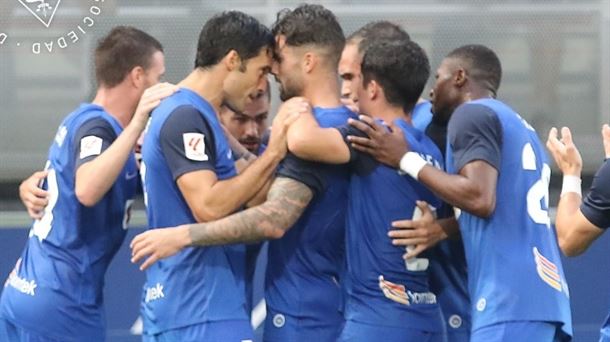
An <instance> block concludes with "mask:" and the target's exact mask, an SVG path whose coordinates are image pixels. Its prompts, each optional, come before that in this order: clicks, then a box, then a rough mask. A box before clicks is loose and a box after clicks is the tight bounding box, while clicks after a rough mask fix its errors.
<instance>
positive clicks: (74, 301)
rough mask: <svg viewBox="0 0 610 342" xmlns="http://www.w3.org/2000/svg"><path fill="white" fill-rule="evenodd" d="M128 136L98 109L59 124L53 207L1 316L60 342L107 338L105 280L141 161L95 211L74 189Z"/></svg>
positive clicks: (34, 235)
mask: <svg viewBox="0 0 610 342" xmlns="http://www.w3.org/2000/svg"><path fill="white" fill-rule="evenodd" d="M121 131H122V128H121V126H120V124H119V123H118V121H117V120H116V119H114V118H113V117H112V116H110V115H109V114H108V113H106V112H105V111H104V109H103V108H102V107H100V106H97V105H93V104H83V105H81V106H80V107H79V108H78V109H77V110H76V111H74V112H73V113H71V114H70V115H69V116H68V117H67V118H66V119H64V121H63V122H62V124H61V125H60V127H59V130H58V132H57V135H56V136H55V140H54V142H53V144H52V145H51V148H50V149H49V155H48V158H49V159H48V161H47V167H46V169H47V170H48V176H47V178H46V180H45V181H44V184H43V185H42V188H44V189H45V190H47V191H48V192H49V204H48V205H47V207H46V208H45V213H44V216H43V217H42V219H40V220H36V221H35V222H34V224H33V226H32V230H31V231H30V238H29V239H28V241H27V244H26V247H25V250H24V251H23V253H22V254H21V259H20V260H19V261H18V262H17V266H16V267H15V269H14V270H13V272H12V273H11V275H10V276H9V279H8V280H7V282H6V283H5V288H4V291H3V294H2V299H1V315H2V317H4V318H6V319H8V320H9V321H11V322H13V323H14V324H16V325H19V326H21V327H23V328H25V329H27V330H31V331H35V332H37V333H39V334H41V335H44V336H47V337H49V338H54V339H57V340H62V341H75V340H82V338H84V337H87V339H88V340H93V341H103V340H104V339H105V332H106V327H105V316H104V309H103V305H102V302H103V293H102V291H103V287H104V274H105V273H106V269H107V268H108V265H109V264H110V261H111V259H112V257H113V256H114V255H115V253H116V252H117V250H118V249H119V247H120V245H121V243H122V242H123V239H124V238H125V233H126V232H125V228H126V224H127V220H128V216H129V215H128V214H129V209H128V208H129V206H130V205H131V203H132V198H133V196H134V194H135V191H136V186H137V165H136V162H135V158H134V156H133V155H131V156H130V157H129V158H128V160H127V162H126V164H125V166H124V167H123V169H122V170H121V173H120V174H119V176H118V178H117V180H116V182H115V183H114V185H113V186H112V187H111V188H110V190H109V191H108V192H107V193H106V194H105V195H104V196H103V197H102V198H101V199H100V201H99V202H98V203H97V204H95V205H94V206H92V207H85V206H84V205H82V204H80V202H79V201H78V199H77V197H76V195H75V193H74V187H75V174H76V169H77V168H78V166H80V165H81V164H82V163H85V162H87V161H89V160H91V159H94V158H95V157H97V156H98V155H99V154H101V153H102V152H103V151H104V149H105V148H107V147H108V146H109V145H110V144H111V143H112V141H114V139H116V137H117V136H118V135H119V134H120V133H121Z"/></svg>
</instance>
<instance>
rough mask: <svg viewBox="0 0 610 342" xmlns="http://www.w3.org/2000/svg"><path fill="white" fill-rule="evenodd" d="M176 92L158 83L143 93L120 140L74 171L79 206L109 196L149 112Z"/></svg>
mask: <svg viewBox="0 0 610 342" xmlns="http://www.w3.org/2000/svg"><path fill="white" fill-rule="evenodd" d="M176 90H178V88H177V87H176V86H175V85H173V84H170V83H160V84H157V85H154V86H152V87H150V88H148V89H147V90H146V91H144V94H142V97H141V98H140V102H139V103H138V107H137V109H136V111H135V114H134V115H133V118H132V119H131V121H130V122H129V124H128V125H127V126H126V127H125V130H124V131H123V132H122V133H121V134H120V135H119V137H118V138H117V139H116V140H115V141H114V142H113V143H112V145H110V147H108V149H107V150H106V151H104V152H103V153H102V154H100V155H99V156H98V157H97V158H95V159H94V160H92V161H90V162H88V163H85V164H83V165H81V166H80V167H79V168H78V169H77V170H76V180H75V193H76V197H77V198H78V200H79V202H81V204H83V205H85V206H93V205H95V204H96V203H97V202H98V201H99V200H100V199H101V198H102V197H103V196H104V195H105V194H106V192H108V189H110V187H111V186H112V184H114V182H115V181H116V178H117V177H118V175H119V173H120V172H121V170H122V168H123V165H125V162H126V161H127V158H128V157H129V155H130V154H131V153H133V151H134V146H135V144H136V142H137V140H138V138H139V137H140V134H141V133H142V131H143V130H144V128H145V127H146V123H147V121H148V117H149V114H150V112H151V111H152V110H153V109H154V108H155V107H157V105H159V103H160V102H161V100H162V99H164V98H166V97H167V96H169V95H171V94H173V93H174V92H175V91H176Z"/></svg>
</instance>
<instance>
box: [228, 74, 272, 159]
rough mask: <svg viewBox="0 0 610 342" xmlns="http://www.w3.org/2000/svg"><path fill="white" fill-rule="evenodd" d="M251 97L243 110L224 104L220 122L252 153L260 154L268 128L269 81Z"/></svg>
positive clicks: (263, 148)
mask: <svg viewBox="0 0 610 342" xmlns="http://www.w3.org/2000/svg"><path fill="white" fill-rule="evenodd" d="M250 98H251V100H252V101H251V102H249V103H247V104H246V105H245V107H244V110H243V111H241V112H236V111H234V110H232V109H231V108H229V107H228V106H222V107H221V108H220V113H219V115H220V122H221V123H222V125H223V126H224V127H225V128H226V129H227V130H228V131H229V133H230V134H231V135H232V136H233V137H235V138H236V139H237V141H239V143H240V144H241V145H242V146H244V147H245V148H246V149H248V151H250V153H253V154H255V155H260V154H262V153H263V151H264V150H265V146H264V144H263V143H262V141H261V139H262V138H263V136H264V134H265V132H266V131H267V128H268V124H267V117H268V115H269V105H270V102H271V90H270V89H269V81H268V80H265V82H264V83H263V85H262V87H261V88H260V89H258V90H257V91H255V92H254V93H253V94H251V95H250Z"/></svg>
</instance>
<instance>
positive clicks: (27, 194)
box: [19, 171, 49, 220]
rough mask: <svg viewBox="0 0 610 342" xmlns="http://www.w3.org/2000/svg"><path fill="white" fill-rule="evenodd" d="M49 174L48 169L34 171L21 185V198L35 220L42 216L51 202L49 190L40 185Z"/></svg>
mask: <svg viewBox="0 0 610 342" xmlns="http://www.w3.org/2000/svg"><path fill="white" fill-rule="evenodd" d="M47 174H48V171H38V172H34V173H33V174H32V175H31V176H30V177H28V178H27V179H26V180H24V181H23V182H21V185H19V198H21V202H23V205H24V206H25V208H26V209H27V210H28V215H30V217H31V218H33V219H35V220H38V219H40V218H42V216H43V215H44V208H45V207H46V206H47V205H48V204H49V192H48V191H46V190H43V189H41V188H40V187H39V186H38V185H39V184H40V183H41V182H42V180H43V179H45V178H46V177H47Z"/></svg>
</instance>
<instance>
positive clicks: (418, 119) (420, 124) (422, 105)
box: [411, 101, 432, 132]
mask: <svg viewBox="0 0 610 342" xmlns="http://www.w3.org/2000/svg"><path fill="white" fill-rule="evenodd" d="M411 121H412V122H413V127H415V128H417V129H419V130H420V131H422V132H425V131H426V127H428V125H429V124H430V122H431V121H432V103H430V101H423V102H419V103H417V104H416V105H415V107H414V108H413V110H412V111H411Z"/></svg>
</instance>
